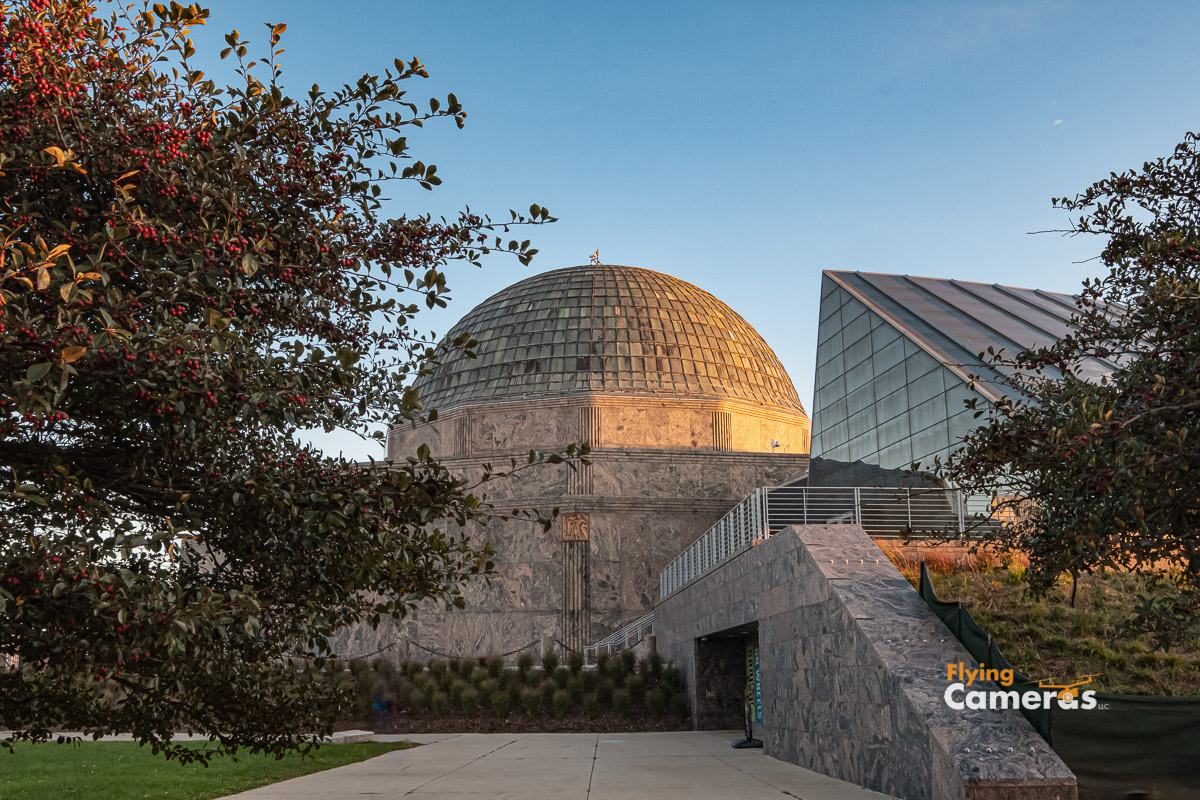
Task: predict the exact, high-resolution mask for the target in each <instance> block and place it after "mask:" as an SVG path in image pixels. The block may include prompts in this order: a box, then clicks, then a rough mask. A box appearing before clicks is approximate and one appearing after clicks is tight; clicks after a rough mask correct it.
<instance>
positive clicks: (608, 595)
mask: <svg viewBox="0 0 1200 800" xmlns="http://www.w3.org/2000/svg"><path fill="white" fill-rule="evenodd" d="M614 404H615V405H616V406H618V407H620V408H628V407H629V405H630V404H629V401H628V400H627V399H625V398H618V399H617V400H616V401H615V403H614ZM516 405H519V404H515V403H505V404H504V409H503V413H505V414H507V415H510V418H512V417H521V416H527V417H528V418H529V419H531V420H540V421H541V422H543V423H544V426H543V425H533V424H532V423H531V425H530V427H529V428H528V430H518V431H517V433H518V435H520V436H524V437H526V441H527V442H528V444H525V445H524V446H523V447H522V448H521V449H519V450H518V449H517V448H515V447H512V446H511V445H510V444H509V443H508V440H507V439H506V440H505V441H504V445H505V447H504V448H503V449H501V448H496V449H490V448H492V447H494V446H495V445H494V444H492V442H494V440H492V439H488V438H483V437H479V436H473V437H472V439H471V441H472V445H471V447H470V449H469V452H468V453H466V454H463V453H461V452H458V451H457V449H456V448H457V447H458V444H459V443H460V442H461V441H462V439H461V438H460V437H461V431H462V428H463V426H462V425H461V423H460V422H459V420H461V419H463V418H464V417H467V418H475V419H478V418H479V417H485V418H486V416H487V414H488V412H489V410H488V409H486V408H484V409H478V408H474V409H471V411H470V412H467V413H463V412H452V413H449V414H446V415H445V416H443V417H441V418H440V419H439V421H438V422H437V424H436V425H423V426H419V427H413V426H409V427H408V428H407V429H403V428H402V429H397V430H395V431H393V433H392V439H391V446H392V448H393V450H392V452H393V457H399V456H400V454H401V453H404V452H411V451H415V449H416V447H417V446H418V445H420V444H429V445H430V449H431V451H432V452H433V453H434V455H435V456H438V457H440V458H441V459H442V462H443V463H444V464H446V465H447V466H448V467H449V468H451V469H452V470H454V471H455V472H457V473H459V474H463V475H471V474H475V473H477V471H478V470H480V465H481V464H484V463H489V462H490V463H494V464H497V465H502V464H507V463H508V460H509V458H512V457H516V458H518V460H520V459H523V458H524V457H525V456H526V455H527V453H528V450H529V449H530V448H531V447H532V448H537V449H541V450H546V451H555V450H562V449H563V448H565V447H566V445H567V444H569V443H571V442H580V441H583V440H584V438H585V435H586V434H587V433H588V431H587V430H586V428H585V427H584V426H586V425H589V424H590V425H595V423H596V418H597V417H599V420H600V421H601V426H602V425H603V424H607V423H604V422H603V420H604V419H605V417H606V416H607V411H608V408H609V407H608V405H607V404H606V402H605V398H591V399H590V400H589V402H588V404H587V405H582V404H580V402H578V401H577V402H574V403H565V402H563V401H562V400H558V399H556V400H553V401H550V402H549V405H550V408H549V409H548V410H544V409H543V410H540V407H541V406H542V405H543V403H542V402H538V401H530V402H529V403H527V404H524V405H525V406H526V407H525V408H524V409H520V408H514V406H516ZM687 405H688V401H686V400H676V401H674V403H668V402H665V401H660V402H657V403H654V404H652V405H651V406H650V408H651V409H652V410H653V411H654V412H655V413H656V414H657V415H658V416H659V418H660V421H661V423H662V424H660V425H654V424H649V425H647V426H646V427H645V428H644V431H645V432H646V437H645V440H644V441H643V446H640V447H615V446H606V445H607V443H606V442H605V441H604V440H603V439H600V444H598V445H595V443H593V444H594V449H593V450H592V453H591V454H590V456H589V460H590V461H591V464H590V466H586V467H582V466H581V467H579V468H578V469H576V470H574V471H573V470H571V469H568V468H567V467H565V466H549V465H547V466H544V467H540V468H536V469H534V470H531V471H528V472H524V473H522V474H520V475H519V476H517V477H515V478H513V479H509V480H499V481H496V482H495V483H491V484H489V490H488V496H487V499H488V500H489V501H490V502H493V503H495V504H496V508H497V509H498V510H500V511H508V510H511V509H514V508H519V509H537V510H539V511H542V512H548V511H550V510H551V509H554V508H557V509H559V512H560V515H559V519H558V521H556V523H555V525H554V527H553V528H552V529H551V530H550V531H549V532H543V531H542V529H541V528H540V527H539V526H537V525H535V524H534V523H532V522H528V521H521V520H495V521H492V522H491V523H489V524H488V525H487V526H486V527H479V526H472V527H471V528H470V529H469V531H468V532H469V534H470V536H471V537H472V538H473V539H474V540H475V541H477V542H480V543H482V542H484V541H490V542H491V543H492V547H493V550H494V551H495V558H494V561H495V563H496V574H495V575H494V576H493V577H492V579H491V581H490V582H485V581H482V580H477V581H474V582H473V583H471V584H470V585H468V586H467V587H465V590H464V595H465V600H466V603H467V607H466V608H465V609H461V610H447V609H444V608H441V607H438V606H436V605H435V604H432V603H426V604H422V605H421V606H420V607H418V609H417V611H416V613H414V614H413V615H411V616H410V617H408V618H407V619H404V620H386V621H385V622H384V623H383V624H381V625H380V626H379V628H377V629H374V630H372V629H370V628H365V627H364V628H359V629H356V630H355V631H353V632H352V633H351V634H350V636H349V638H348V639H346V640H343V641H342V642H340V643H339V644H340V645H341V648H340V649H341V651H342V652H344V653H346V654H347V655H349V656H354V655H356V654H360V653H369V652H374V651H376V650H378V649H380V648H382V647H387V646H389V645H392V646H393V648H392V650H391V651H389V652H392V653H393V654H394V656H395V657H396V658H406V657H407V658H427V657H428V656H429V655H430V654H431V652H436V653H442V654H448V655H452V656H472V655H487V654H493V653H507V652H509V651H511V650H513V649H516V648H520V647H523V646H526V645H530V644H532V645H534V646H533V647H532V648H531V650H533V651H535V652H541V651H542V650H545V649H549V648H551V647H555V646H556V643H561V644H563V645H566V646H567V647H568V648H570V649H576V650H578V649H581V648H582V646H583V645H585V644H589V643H591V642H594V641H596V640H598V639H600V638H602V637H604V636H607V635H608V634H609V633H612V632H613V631H615V630H617V629H618V628H620V627H621V626H622V625H624V624H625V623H627V622H630V621H632V620H634V619H636V618H638V617H640V616H641V615H643V614H645V613H646V612H647V611H649V610H650V609H651V608H652V607H653V603H654V600H655V599H656V598H657V596H658V573H659V572H660V571H661V570H662V568H663V567H664V566H666V564H667V563H668V562H669V561H670V560H671V559H673V558H674V557H675V556H676V555H678V554H679V552H680V551H681V550H683V549H684V548H686V547H687V546H688V545H689V544H691V543H692V542H693V541H694V540H695V539H696V538H697V537H699V536H700V535H701V534H702V533H704V532H705V531H706V530H708V528H709V527H711V526H712V524H713V523H714V522H716V521H717V520H718V519H720V517H721V516H722V515H723V514H725V512H726V511H728V510H729V509H730V508H731V507H732V506H733V505H734V504H736V503H737V502H738V501H739V500H741V499H742V497H744V496H745V495H746V494H748V493H749V492H750V491H751V490H753V489H754V488H756V487H758V486H763V485H777V484H780V483H784V482H786V481H788V480H791V479H793V478H795V477H797V476H799V475H802V474H803V473H804V472H805V470H806V469H807V465H808V457H807V455H803V454H796V453H785V452H775V453H770V452H765V453H763V452H758V453H755V452H737V451H734V450H723V451H715V450H713V449H711V448H705V447H695V448H692V447H687V446H678V444H679V442H678V440H677V439H675V438H673V434H672V432H677V431H680V430H682V429H683V427H684V426H683V424H682V423H679V422H678V421H675V422H673V421H672V419H673V415H674V414H675V412H676V410H677V407H678V406H684V408H683V411H682V412H681V413H682V414H684V415H689V414H691V411H692V409H690V408H688V407H687ZM584 409H587V411H586V412H585V411H583V410H584ZM711 417H712V415H711V414H709V419H711ZM571 422H574V425H573V426H572V425H571V424H569V423H571ZM471 430H472V432H473V433H474V432H475V431H477V430H479V428H478V427H476V426H475V425H474V424H473V423H472V424H471ZM601 430H602V431H603V430H605V429H604V428H603V427H601ZM654 430H658V431H661V432H663V436H662V439H661V442H662V443H663V445H664V446H659V447H655V446H653V445H654V444H656V442H655V441H654V439H653V437H652V436H650V435H649V434H650V432H652V431H654ZM710 433H711V432H710ZM768 435H770V434H769V433H768ZM775 435H776V436H781V435H782V434H780V433H778V432H776V433H775ZM593 438H595V437H593ZM483 442H489V444H488V449H485V447H484V445H483ZM647 445H650V446H647ZM443 448H451V452H450V453H446V452H444V451H443Z"/></svg>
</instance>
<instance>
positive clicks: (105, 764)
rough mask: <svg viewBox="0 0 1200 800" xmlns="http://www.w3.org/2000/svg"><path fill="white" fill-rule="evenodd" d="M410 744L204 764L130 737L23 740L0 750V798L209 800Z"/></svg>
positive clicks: (336, 748) (367, 744)
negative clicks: (155, 750)
mask: <svg viewBox="0 0 1200 800" xmlns="http://www.w3.org/2000/svg"><path fill="white" fill-rule="evenodd" d="M410 746H411V745H409V744H408V743H400V744H382V743H375V742H365V743H361V744H334V745H326V746H325V747H322V748H320V749H319V750H316V751H315V752H314V753H313V756H312V757H311V758H303V757H300V756H288V757H286V758H284V759H282V760H279V761H276V760H275V758H274V757H272V756H250V755H245V756H239V757H238V760H237V761H234V760H233V759H232V758H229V757H228V756H226V757H221V756H218V757H216V758H214V759H212V761H211V762H210V763H209V765H208V766H207V767H204V766H201V765H199V764H180V763H178V762H176V761H167V760H166V759H164V758H163V757H162V756H155V755H151V753H150V748H148V747H138V746H137V745H136V744H134V743H132V742H83V743H81V744H78V745H71V744H61V745H60V744H53V743H48V744H25V743H18V744H17V745H16V751H15V752H14V753H9V752H8V751H7V750H0V800H58V798H71V797H86V798H89V800H91V799H95V800H101V799H102V800H142V799H143V798H169V799H170V800H210V798H214V797H224V796H225V795H229V794H236V793H237V792H244V791H246V790H248V789H253V788H255V787H257V786H265V785H266V784H268V783H275V782H276V781H282V780H287V779H288V778H295V777H297V776H299V775H307V774H309V773H312V772H320V771H321V770H325V769H330V768H332V767H340V766H342V765H343V764H352V763H354V762H355V761H362V760H364V759H367V758H374V757H375V756H379V755H383V754H384V753H387V752H390V751H392V750H397V749H403V748H405V747H410Z"/></svg>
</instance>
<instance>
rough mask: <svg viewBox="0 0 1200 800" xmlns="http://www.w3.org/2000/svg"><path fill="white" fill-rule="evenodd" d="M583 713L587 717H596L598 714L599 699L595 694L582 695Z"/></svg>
mask: <svg viewBox="0 0 1200 800" xmlns="http://www.w3.org/2000/svg"><path fill="white" fill-rule="evenodd" d="M583 715H584V716H585V717H587V718H588V719H596V718H597V717H599V716H600V699H599V698H598V697H596V695H595V694H589V695H584V698H583Z"/></svg>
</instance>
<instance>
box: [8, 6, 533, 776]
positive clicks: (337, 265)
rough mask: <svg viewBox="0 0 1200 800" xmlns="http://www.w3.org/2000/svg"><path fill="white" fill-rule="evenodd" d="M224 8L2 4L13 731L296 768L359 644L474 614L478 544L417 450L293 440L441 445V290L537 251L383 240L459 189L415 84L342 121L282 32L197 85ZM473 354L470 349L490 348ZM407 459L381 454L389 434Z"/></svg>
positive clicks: (453, 484) (353, 110)
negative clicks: (334, 646) (451, 612)
mask: <svg viewBox="0 0 1200 800" xmlns="http://www.w3.org/2000/svg"><path fill="white" fill-rule="evenodd" d="M207 17H208V12H207V11H206V10H204V9H202V8H200V7H199V6H186V7H185V6H180V5H179V4H177V3H171V4H170V6H164V5H159V4H156V5H153V6H151V5H148V4H147V5H145V6H142V7H134V6H130V7H121V6H115V7H109V8H105V9H97V8H96V7H95V5H94V4H91V3H88V2H84V1H83V0H25V2H20V3H18V4H16V5H0V237H2V239H3V243H2V247H0V658H2V659H3V661H0V663H3V664H6V666H4V667H2V668H0V727H5V728H8V729H10V730H13V731H15V732H16V734H17V738H18V739H20V738H29V739H44V738H47V737H48V736H50V735H51V733H52V731H54V730H63V729H66V730H83V731H86V732H88V733H94V734H103V733H109V732H117V731H123V732H132V733H133V734H134V735H135V736H136V737H137V738H138V739H139V740H140V741H142V742H146V743H150V744H151V745H153V746H154V747H155V749H156V750H157V751H163V752H166V753H167V754H168V755H175V756H180V757H184V758H197V757H201V758H203V757H205V753H204V752H203V751H196V750H189V749H185V748H182V747H180V746H178V745H174V744H172V743H171V734H172V732H173V731H177V730H183V729H186V730H192V731H197V732H202V733H205V734H210V735H212V736H214V737H217V739H218V740H219V743H220V745H221V746H222V747H223V748H224V749H237V748H240V747H248V748H250V749H252V750H254V751H259V750H265V751H268V752H276V753H278V752H283V751H285V750H288V749H294V748H297V747H307V746H308V745H309V744H310V743H311V742H312V741H314V737H316V736H319V735H321V734H325V733H327V732H329V731H330V730H331V728H332V724H333V721H334V720H335V718H336V716H337V714H338V713H339V711H340V710H341V709H342V708H343V703H344V702H345V700H346V698H345V697H343V696H342V695H340V694H339V690H338V689H337V687H336V686H334V685H332V684H331V683H330V682H328V681H324V680H321V679H320V674H319V673H320V670H321V667H322V663H323V660H324V659H325V658H326V657H327V656H329V655H331V652H330V651H331V644H330V643H331V637H332V636H333V634H334V633H335V632H336V631H337V630H338V629H340V628H342V627H343V626H346V625H350V624H356V623H359V622H368V623H370V622H375V621H377V620H378V619H379V618H380V617H381V616H384V615H403V614H405V613H406V612H407V611H408V610H409V609H411V607H412V605H413V604H414V603H415V602H416V601H417V600H419V599H421V598H438V599H440V600H443V601H445V602H447V603H451V604H461V602H462V601H461V597H460V594H459V590H458V587H459V585H460V584H461V583H462V582H463V581H465V580H468V579H469V578H470V577H471V576H473V575H477V574H479V573H484V572H486V571H488V570H489V569H490V561H489V560H488V559H489V553H488V551H487V549H486V548H483V549H480V548H478V547H475V546H472V544H471V543H469V542H468V541H466V540H465V539H464V537H463V536H462V534H461V533H460V532H459V530H458V526H459V525H460V524H461V523H463V522H464V521H466V520H468V519H472V518H475V517H477V516H478V515H480V514H481V513H483V508H484V506H483V505H481V503H480V500H479V498H477V497H476V496H475V495H473V494H472V493H471V491H470V488H469V487H467V486H465V485H464V484H463V482H462V481H461V480H459V479H457V478H455V477H454V476H452V475H451V474H450V473H449V472H447V470H446V469H444V468H443V467H442V466H440V465H439V464H438V463H436V462H435V461H434V460H433V459H431V458H430V456H429V453H428V452H426V451H424V450H422V451H421V452H418V453H414V454H412V456H411V457H409V458H408V459H407V460H406V461H404V462H402V463H387V464H384V463H371V464H365V465H364V464H354V463H350V462H348V461H346V460H344V459H341V458H330V457H328V456H326V455H323V454H322V453H320V452H318V451H316V450H314V449H313V448H312V447H311V446H308V445H305V444H302V443H300V442H298V441H297V439H296V438H295V436H294V433H295V432H296V431H297V430H298V429H300V430H303V429H315V428H323V429H325V430H330V429H333V428H346V429H350V430H354V431H358V432H361V433H362V434H363V435H366V434H367V432H369V431H371V430H374V429H377V428H378V427H380V426H381V425H386V424H391V423H394V422H397V421H401V420H416V419H422V418H426V417H427V416H428V412H427V411H425V410H423V409H422V408H421V406H420V403H419V400H418V398H417V397H416V396H415V395H414V393H413V392H412V390H411V389H410V388H408V387H410V386H411V383H412V378H413V377H414V376H415V375H416V374H417V373H418V372H419V370H421V369H422V366H423V365H424V364H426V363H427V362H428V361H429V359H431V358H434V357H436V350H435V348H434V347H433V346H432V345H431V344H430V343H429V342H426V341H422V340H421V339H420V338H419V337H417V336H415V335H414V334H412V333H411V332H410V331H411V322H412V320H413V317H414V315H415V314H417V312H418V310H419V306H420V305H422V304H423V305H425V306H430V307H431V306H440V305H444V303H445V302H446V298H447V284H446V272H445V270H446V267H447V266H448V265H450V264H451V263H453V262H459V261H461V262H467V263H470V264H478V263H479V262H480V259H481V258H482V257H483V256H485V255H486V254H488V253H489V252H496V251H502V252H508V253H512V254H514V255H515V256H516V257H517V258H519V259H520V260H521V261H522V262H523V263H528V261H529V259H530V258H531V257H532V256H533V254H534V253H535V252H536V251H535V250H533V249H531V248H530V247H529V243H528V242H527V241H526V242H518V241H508V242H505V241H504V240H503V239H501V238H500V236H499V234H501V233H504V232H507V231H509V229H510V228H511V227H512V226H515V225H528V224H540V223H543V222H548V221H551V220H552V218H551V217H550V215H549V214H548V212H547V211H546V210H545V209H544V208H541V207H538V206H536V205H535V206H533V207H531V209H530V210H529V213H528V214H527V215H519V214H516V213H513V214H511V218H510V219H505V220H504V221H503V222H502V223H501V222H497V223H493V222H492V221H491V220H490V219H489V218H487V217H481V216H478V215H476V214H474V213H471V212H464V213H463V214H462V215H461V216H459V217H458V218H457V219H453V220H449V221H448V220H446V219H440V218H432V217H431V216H429V215H413V216H402V217H400V218H397V219H384V218H382V217H381V202H382V200H383V199H384V195H383V193H384V189H385V187H386V186H388V185H389V184H395V185H396V186H403V185H404V184H407V183H416V184H418V185H419V186H421V187H423V188H425V189H431V188H433V187H434V186H436V185H438V184H439V183H440V180H439V178H438V176H437V170H436V167H434V166H433V165H432V164H425V163H422V162H421V161H418V160H415V159H414V158H413V157H412V155H411V154H410V151H409V145H408V142H407V140H406V138H405V137H404V136H403V135H401V134H402V133H403V132H404V129H406V128H409V127H416V128H420V127H422V124H423V123H425V122H429V121H432V120H440V119H443V118H445V119H449V120H453V121H454V122H455V123H456V124H457V125H458V126H459V127H461V126H462V124H463V121H464V119H465V117H466V114H465V112H464V111H463V109H462V107H461V105H460V104H459V103H458V101H457V99H456V98H455V96H454V95H453V94H451V95H449V96H448V97H447V98H446V99H445V100H443V101H439V100H437V99H432V100H429V101H428V104H427V105H424V104H423V105H418V104H417V103H416V102H414V101H413V100H411V99H410V97H409V94H408V91H407V89H406V88H405V87H406V86H407V85H408V84H409V83H411V82H413V81H415V80H417V79H420V78H426V77H428V76H427V73H426V70H425V67H424V66H423V65H422V64H421V62H420V61H419V60H417V59H413V60H411V61H407V62H404V61H400V60H397V61H396V62H395V65H394V69H392V70H388V71H386V72H384V73H383V74H382V75H364V76H362V77H361V78H359V79H358V80H357V81H356V82H354V83H353V84H349V85H346V86H343V87H342V88H341V89H338V90H337V91H333V92H328V93H327V92H323V91H321V90H320V89H319V88H317V87H315V86H314V87H313V89H312V91H311V92H309V93H308V94H307V96H306V97H304V98H303V99H293V98H291V97H288V96H287V95H285V94H284V93H283V91H282V90H281V87H280V66H279V63H278V56H279V55H280V54H281V53H282V50H281V49H279V41H280V35H281V34H282V33H283V31H284V28H285V26H284V25H268V26H267V27H268V31H267V34H266V38H267V41H268V49H267V51H266V53H265V54H264V57H263V58H262V59H261V61H259V62H258V63H257V64H256V63H255V62H253V61H249V60H248V58H249V56H248V44H247V42H246V41H245V40H244V39H243V38H242V37H241V36H240V35H239V34H238V33H237V32H236V31H235V32H233V33H231V34H230V35H229V36H227V37H226V41H227V44H228V46H227V47H226V48H225V50H224V51H223V52H222V53H221V56H222V58H230V59H232V60H233V61H234V62H235V63H236V69H237V75H238V76H239V77H238V80H237V81H236V83H237V85H235V86H232V87H225V88H218V87H217V86H216V85H215V83H214V82H213V81H212V80H210V79H208V78H206V77H205V75H204V74H203V73H202V72H201V71H200V70H198V69H197V68H196V67H195V66H194V64H193V60H194V53H195V50H194V47H193V45H192V42H191V41H190V39H189V38H188V33H189V30H190V29H191V28H192V27H193V26H196V25H201V24H204V23H205V22H206V20H207ZM455 344H457V345H464V346H469V345H470V344H471V343H470V342H458V343H455ZM375 435H377V436H378V435H381V434H375Z"/></svg>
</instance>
